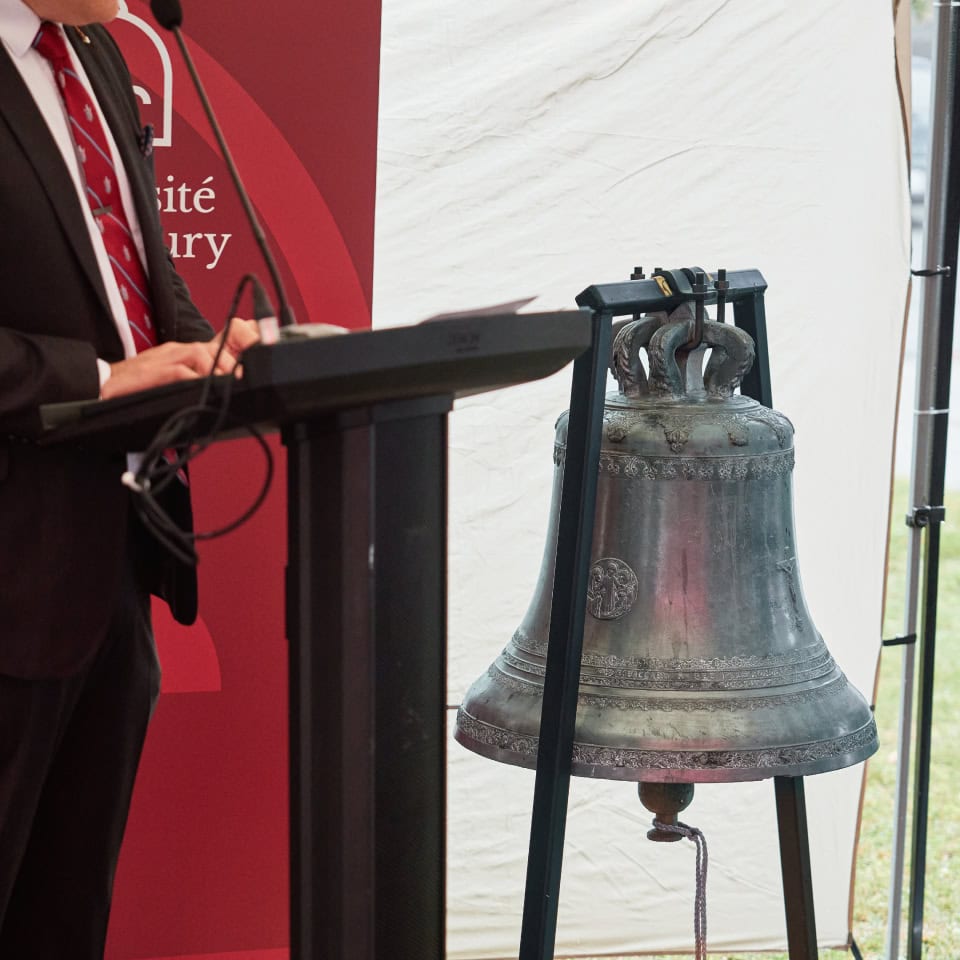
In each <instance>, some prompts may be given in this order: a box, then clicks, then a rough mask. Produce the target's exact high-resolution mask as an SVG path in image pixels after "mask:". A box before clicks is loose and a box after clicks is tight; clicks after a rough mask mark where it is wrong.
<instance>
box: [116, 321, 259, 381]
mask: <svg viewBox="0 0 960 960" xmlns="http://www.w3.org/2000/svg"><path fill="white" fill-rule="evenodd" d="M222 338H223V334H222V333H220V334H218V335H217V336H215V337H214V338H213V339H212V340H208V341H207V342H206V343H177V342H174V341H171V342H169V343H161V344H160V346H158V347H151V348H150V349H149V350H144V351H142V352H141V353H138V354H137V355H136V356H135V357H130V358H129V359H127V360H121V361H119V362H118V363H111V364H110V376H109V377H108V378H107V381H106V382H105V383H104V385H103V389H102V390H101V391H100V396H101V397H102V398H103V399H104V400H109V399H110V398H111V397H121V396H123V395H124V394H127V393H136V392H137V391H138V390H149V389H150V388H151V387H160V386H162V385H163V384H165V383H175V382H176V381H178V380H195V379H197V378H198V377H206V376H208V375H209V374H210V369H211V366H212V365H213V360H214V357H215V356H216V355H217V350H219V348H220V341H221V339H222ZM259 339H260V336H259V333H258V330H257V325H256V323H255V322H254V321H253V320H241V319H239V318H237V317H235V318H234V319H233V321H232V322H231V324H230V330H229V333H228V335H227V341H226V343H225V344H224V347H223V351H222V352H221V354H220V360H219V361H218V363H217V368H216V371H215V372H216V373H220V374H229V373H233V368H234V367H235V366H236V364H237V360H238V359H239V358H240V354H242V353H243V351H244V350H246V348H247V347H249V346H251V345H252V344H254V343H256V342H257V340H259Z"/></svg>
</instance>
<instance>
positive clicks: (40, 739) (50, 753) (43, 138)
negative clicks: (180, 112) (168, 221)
mask: <svg viewBox="0 0 960 960" xmlns="http://www.w3.org/2000/svg"><path fill="white" fill-rule="evenodd" d="M116 13H117V0H0V957H3V958H9V960H21V958H23V960H28V958H29V960H47V958H49V960H73V958H76V960H94V958H99V957H102V954H103V944H104V940H105V936H106V926H107V916H108V912H109V905H110V898H111V890H112V883H113V874H114V869H115V866H116V861H117V856H118V854H119V848H120V842H121V839H122V835H123V829H124V824H125V821H126V815H127V808H128V805H129V800H130V795H131V791H132V788H133V781H134V776H135V773H136V767H137V762H138V760H139V756H140V750H141V746H142V743H143V738H144V735H145V732H146V726H147V722H148V720H149V716H150V713H151V711H152V708H153V705H154V703H155V701H156V697H157V695H158V692H159V669H158V665H157V662H156V653H155V649H154V646H153V638H152V633H151V630H150V621H149V603H148V599H149V593H150V592H153V593H156V594H158V595H161V596H163V597H165V598H166V599H167V601H168V602H169V603H170V606H171V609H172V610H173V613H174V616H176V617H177V619H179V620H180V621H181V622H185V623H188V622H190V621H192V619H193V618H194V616H195V615H196V580H195V576H194V574H193V571H192V570H187V569H184V568H182V567H178V565H177V564H176V563H175V562H173V561H172V560H170V559H169V558H168V557H166V556H165V555H164V554H163V552H162V551H161V550H159V548H157V547H156V546H155V545H154V544H152V542H151V541H150V539H149V536H148V535H147V533H146V531H145V530H143V529H141V528H140V527H139V523H138V521H137V520H136V518H135V517H134V516H133V514H132V512H131V509H130V502H129V492H128V491H127V490H126V489H125V488H124V487H123V486H122V485H121V483H120V476H121V474H122V472H123V470H124V469H125V466H126V464H125V460H126V458H125V456H124V455H118V456H109V455H103V454H100V453H96V452H92V451H83V450H59V449H48V448H43V447H39V446H36V445H35V444H33V443H31V442H30V441H29V439H27V438H30V437H31V436H33V435H34V434H35V432H36V429H37V410H38V407H39V406H40V405H41V404H44V403H51V402H56V401H66V400H83V399H96V398H97V397H98V396H100V397H103V398H105V399H106V398H109V397H113V396H119V395H121V394H125V393H130V392H133V391H136V390H139V389H144V388H148V387H153V386H157V385H161V384H164V383H169V382H172V381H175V380H180V379H185V378H193V377H198V376H202V375H205V374H206V373H208V372H209V370H210V366H211V362H212V358H213V355H214V354H215V352H216V347H217V341H216V340H215V339H212V330H211V329H210V327H209V326H208V324H207V323H206V321H205V320H204V319H203V318H202V316H201V315H200V314H199V312H198V311H197V309H196V308H195V307H194V305H193V304H192V303H191V301H190V298H189V295H188V293H187V290H186V288H185V286H184V285H183V283H182V282H181V281H180V279H179V278H178V277H177V275H176V273H175V272H174V270H173V266H172V263H171V261H170V259H169V257H168V255H167V252H166V250H165V249H164V246H163V237H162V233H161V229H160V224H159V220H158V213H157V203H156V192H155V184H154V179H153V171H152V155H151V153H152V151H151V150H150V144H149V138H148V137H147V136H145V135H144V131H143V130H142V128H141V126H140V120H139V117H138V114H137V107H136V101H135V99H134V97H133V93H132V89H131V83H130V78H129V75H128V73H127V69H126V66H125V65H124V62H123V60H122V58H121V56H120V54H119V51H118V50H117V48H116V46H115V45H114V43H113V41H112V39H111V38H110V36H109V34H108V33H107V32H106V30H105V29H104V28H103V27H102V26H100V24H103V23H105V22H108V21H109V20H111V19H112V18H113V17H114V16H115V15H116ZM43 22H46V24H45V25H44V26H43V30H44V31H46V33H47V36H46V39H45V40H44V43H40V42H39V41H40V37H41V25H42V23H43ZM44 44H46V45H48V46H49V45H51V44H52V45H53V47H54V48H56V51H59V52H56V51H55V53H54V54H50V53H49V52H48V51H45V47H44ZM57 45H59V46H57ZM41 51H44V52H41ZM57 57H59V58H60V59H59V60H57V59H56V58H57ZM51 58H52V59H51ZM74 83H75V84H76V89H75V90H70V89H67V87H68V84H74ZM71 97H73V98H74V100H75V101H76V102H74V103H71V102H70V98H71ZM77 97H79V98H80V99H79V100H76V98H77ZM84 97H86V98H87V99H83V98H84ZM77 103H79V104H80V105H81V107H80V108H81V109H82V111H83V113H84V114H85V115H86V118H84V117H81V118H80V119H81V122H82V123H85V122H86V119H89V120H90V121H91V122H96V119H95V118H96V115H97V114H99V115H100V116H99V120H100V125H99V127H98V130H99V133H98V134H97V136H98V137H99V136H100V134H101V133H102V135H103V139H102V140H98V141H97V142H102V143H104V144H105V146H104V148H103V149H100V147H96V148H95V149H96V151H97V152H98V153H99V154H102V155H103V157H104V160H105V162H108V163H109V164H110V170H111V177H110V182H109V183H108V184H107V188H108V190H110V191H112V194H111V197H110V203H109V204H106V203H102V202H101V205H100V206H99V207H97V206H96V204H95V203H94V202H93V200H92V199H91V190H90V184H89V183H88V182H87V180H88V176H87V174H88V172H89V166H88V161H87V154H88V153H89V152H90V147H89V145H84V144H82V143H80V142H79V140H80V136H79V134H78V132H77V127H78V125H77V122H76V117H75V116H74V115H73V114H72V113H71V111H72V110H73V111H76V110H77V109H78V107H77ZM114 169H115V172H116V177H113V171H114ZM101 179H103V178H101ZM114 180H116V187H114V183H113V181H114ZM104 216H110V217H111V218H112V219H113V220H117V221H118V222H122V229H123V230H125V231H127V234H126V235H127V236H129V239H130V245H129V246H124V247H123V254H124V256H125V257H126V258H127V259H128V260H130V259H131V258H132V257H134V256H136V257H137V259H138V260H139V263H140V265H141V266H142V272H141V273H140V274H138V275H139V276H141V277H143V278H144V282H143V283H141V284H140V285H141V286H146V287H148V289H147V290H146V291H144V298H145V302H147V303H148V306H149V312H150V317H151V318H152V323H151V326H152V328H153V333H152V335H151V340H150V343H146V344H137V343H135V342H134V340H133V339H132V335H131V330H132V328H133V327H134V326H135V321H134V319H133V318H132V314H131V308H130V305H129V291H128V290H127V288H126V284H125V282H124V279H123V277H124V276H125V274H123V273H122V272H118V270H117V262H116V261H117V258H116V257H113V254H112V253H111V252H110V251H111V247H110V241H109V231H105V230H104V226H105V224H104V223H103V220H102V218H103V217H104ZM107 226H110V225H107ZM114 226H115V224H114ZM111 258H113V259H111ZM138 269H139V266H138ZM232 331H233V332H232V333H231V338H230V342H229V343H228V344H227V349H226V350H225V352H224V358H223V360H222V363H221V372H227V371H228V370H229V368H230V367H232V365H233V363H234V362H235V358H236V356H237V355H238V354H239V353H240V352H241V351H242V350H243V349H244V348H245V347H246V346H247V345H249V343H251V342H253V340H254V339H255V332H254V329H253V326H252V325H250V324H246V323H243V322H240V323H238V324H235V325H234V326H233V327H232ZM153 343H156V344H157V345H155V346H154V345H151V344H153ZM172 496H173V498H174V499H175V500H178V501H179V502H175V503H172V504H170V506H171V509H174V510H176V511H177V512H179V514H180V515H181V516H188V515H189V501H188V492H187V490H186V488H182V487H180V488H178V489H176V490H174V491H173V492H172Z"/></svg>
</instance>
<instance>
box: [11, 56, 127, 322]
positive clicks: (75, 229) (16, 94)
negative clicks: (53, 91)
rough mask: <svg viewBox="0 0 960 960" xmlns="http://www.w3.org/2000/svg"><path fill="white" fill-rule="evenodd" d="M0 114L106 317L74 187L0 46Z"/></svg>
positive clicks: (100, 284)
mask: <svg viewBox="0 0 960 960" xmlns="http://www.w3.org/2000/svg"><path fill="white" fill-rule="evenodd" d="M0 90H3V96H2V97H0V114H2V116H3V117H4V119H5V120H6V122H7V124H8V126H9V127H10V130H11V132H12V133H13V136H14V138H15V139H16V140H17V141H18V142H19V144H20V149H21V150H22V151H23V152H24V154H25V155H26V157H27V158H28V160H29V161H30V163H31V164H32V165H33V168H34V170H36V172H37V179H38V180H39V182H40V184H41V186H42V188H43V190H44V192H45V193H46V195H47V197H48V198H49V200H50V205H51V207H52V208H53V210H54V212H55V214H56V216H57V218H58V219H59V221H60V224H61V226H62V227H63V231H64V233H65V234H66V236H67V239H68V240H69V242H70V246H71V247H72V248H73V252H74V253H75V254H76V256H77V260H79V262H80V265H81V266H82V268H83V271H84V273H86V275H87V277H88V279H89V280H90V283H91V284H92V286H93V289H94V290H95V291H96V292H97V296H98V298H99V299H100V302H101V303H102V305H103V308H104V311H105V313H106V315H107V316H109V314H110V307H109V304H108V302H107V294H106V291H105V290H104V288H103V280H102V279H101V277H100V270H99V269H98V267H97V260H96V257H95V256H94V253H93V249H92V248H91V246H90V234H89V233H88V231H87V224H86V221H85V220H84V217H83V210H82V209H81V207H80V201H79V199H78V197H77V191H76V188H75V187H74V185H73V180H72V179H71V177H70V171H69V170H67V167H66V164H65V163H64V162H63V157H62V156H61V155H60V150H59V148H58V147H57V144H56V141H55V140H54V139H53V137H52V135H51V134H50V130H49V129H48V128H47V124H46V122H45V121H44V119H43V115H42V114H41V113H40V111H39V110H38V109H37V105H36V104H35V103H34V101H33V97H32V96H31V95H30V91H29V90H28V89H27V87H26V84H24V82H23V79H22V78H21V76H20V73H19V71H18V70H17V68H16V67H15V66H14V64H13V62H12V61H11V60H10V57H9V55H8V54H7V51H6V50H5V49H4V48H3V45H2V44H0Z"/></svg>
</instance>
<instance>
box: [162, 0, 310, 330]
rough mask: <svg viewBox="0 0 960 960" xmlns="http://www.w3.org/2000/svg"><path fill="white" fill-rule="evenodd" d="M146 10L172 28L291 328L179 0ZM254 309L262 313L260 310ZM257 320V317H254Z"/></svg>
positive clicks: (164, 1) (282, 321) (274, 269)
mask: <svg viewBox="0 0 960 960" xmlns="http://www.w3.org/2000/svg"><path fill="white" fill-rule="evenodd" d="M150 9H151V10H152V11H153V15H154V17H155V18H156V21H157V23H159V24H160V26H161V27H163V28H164V29H165V30H170V31H172V32H173V35H174V36H175V37H176V38H177V44H178V45H179V47H180V52H181V53H182V54H183V59H184V61H185V62H186V64H187V69H188V70H189V71H190V78H191V80H193V85H194V87H196V90H197V95H198V96H199V97H200V102H201V103H202V104H203V109H204V112H205V113H206V115H207V120H208V121H209V122H210V128H211V129H212V130H213V134H214V136H215V137H216V138H217V143H218V144H219V145H220V152H221V154H222V155H223V159H224V160H225V161H226V163H227V169H228V170H229V171H230V176H231V177H232V178H233V184H234V186H235V187H236V188H237V193H238V194H239V196H240V202H241V203H242V204H243V209H244V212H245V213H246V215H247V220H248V221H249V223H250V228H251V229H252V230H253V235H254V238H255V239H256V241H257V246H258V247H259V248H260V254H261V256H262V257H263V260H264V263H266V265H267V270H269V271H270V279H271V280H272V281H273V289H274V290H275V291H276V294H277V300H278V301H279V303H280V313H279V316H278V319H279V323H280V326H281V327H294V326H296V320H294V318H293V311H292V310H291V309H290V304H289V302H288V301H287V295H286V292H285V291H284V289H283V280H281V278H280V271H279V270H278V269H277V263H276V261H275V260H274V259H273V254H272V253H271V251H270V247H269V246H268V245H267V238H266V236H265V235H264V232H263V228H262V227H261V226H260V221H259V220H257V215H256V213H255V212H254V209H253V204H252V203H251V202H250V197H249V195H248V194H247V191H246V189H245V187H244V186H243V181H242V180H241V179H240V174H239V172H238V171H237V166H236V164H235V163H234V162H233V156H232V155H231V153H230V148H229V147H228V146H227V141H226V140H225V139H224V137H223V131H221V129H220V124H219V123H217V118H216V117H215V116H214V113H213V107H212V106H211V105H210V100H209V99H208V97H207V93H206V91H205V90H204V89H203V84H202V83H201V82H200V75H199V74H198V73H197V68H196V67H195V66H194V63H193V58H192V57H191V56H190V52H189V51H188V50H187V45H186V43H185V42H184V39H183V34H182V33H181V32H180V25H181V24H182V23H183V9H182V8H181V6H180V0H150ZM261 293H262V289H261ZM264 296H265V294H264ZM261 307H262V301H261ZM258 312H262V310H260V311H258ZM257 319H260V318H259V317H258V318H257ZM268 339H269V337H267V336H265V337H264V342H267V341H268ZM272 339H276V337H275V336H274V337H273V338H272Z"/></svg>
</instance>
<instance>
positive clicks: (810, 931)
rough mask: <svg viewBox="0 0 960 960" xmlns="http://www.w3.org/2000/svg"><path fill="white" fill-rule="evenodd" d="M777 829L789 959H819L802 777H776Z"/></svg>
mask: <svg viewBox="0 0 960 960" xmlns="http://www.w3.org/2000/svg"><path fill="white" fill-rule="evenodd" d="M773 783H774V790H775V792H776V797H777V826H778V829H779V833H780V869H781V871H782V873H783V903H784V909H785V911H786V914H787V946H788V950H789V956H790V960H817V925H816V918H815V917H814V912H813V881H812V875H811V872H810V842H809V840H808V838H807V803H806V797H805V795H804V790H803V778H802V777H774V779H773Z"/></svg>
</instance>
